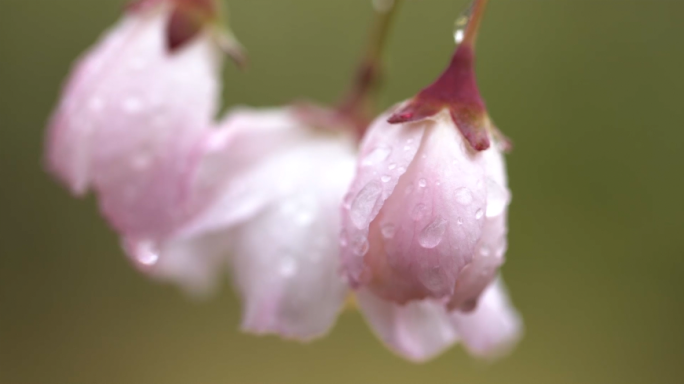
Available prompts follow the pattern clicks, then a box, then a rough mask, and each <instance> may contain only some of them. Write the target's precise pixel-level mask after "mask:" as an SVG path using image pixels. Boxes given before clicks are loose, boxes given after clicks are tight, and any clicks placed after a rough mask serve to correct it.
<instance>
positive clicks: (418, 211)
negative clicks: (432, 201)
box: [411, 204, 427, 221]
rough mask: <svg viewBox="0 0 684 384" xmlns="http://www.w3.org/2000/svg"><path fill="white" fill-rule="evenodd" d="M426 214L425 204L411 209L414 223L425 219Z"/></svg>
mask: <svg viewBox="0 0 684 384" xmlns="http://www.w3.org/2000/svg"><path fill="white" fill-rule="evenodd" d="M426 213H427V207H426V206H425V204H418V205H416V207H415V208H413V212H411V218H413V220H415V221H420V220H422V219H423V217H425V214H426Z"/></svg>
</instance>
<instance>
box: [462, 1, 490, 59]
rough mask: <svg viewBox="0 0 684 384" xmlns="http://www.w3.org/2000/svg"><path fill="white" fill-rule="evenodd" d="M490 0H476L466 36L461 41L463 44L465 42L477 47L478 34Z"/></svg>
mask: <svg viewBox="0 0 684 384" xmlns="http://www.w3.org/2000/svg"><path fill="white" fill-rule="evenodd" d="M488 1H489V0H475V1H474V2H473V5H472V12H471V14H470V20H468V26H467V27H466V30H465V37H464V38H463V42H462V43H461V44H462V45H463V44H465V45H469V46H471V47H473V48H474V47H475V42H476V40H477V34H478V32H479V31H480V24H482V19H483V17H484V13H485V9H486V8H487V2H488Z"/></svg>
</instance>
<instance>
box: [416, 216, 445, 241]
mask: <svg viewBox="0 0 684 384" xmlns="http://www.w3.org/2000/svg"><path fill="white" fill-rule="evenodd" d="M448 225H449V222H448V221H447V220H446V219H445V218H443V217H442V216H438V217H437V218H435V220H433V221H432V223H430V224H428V225H427V227H425V228H424V229H423V230H422V231H421V233H420V237H419V238H418V242H419V243H420V245H421V246H423V248H428V249H431V248H434V247H436V246H438V245H439V243H441V242H442V239H443V238H444V233H445V232H446V229H447V226H448Z"/></svg>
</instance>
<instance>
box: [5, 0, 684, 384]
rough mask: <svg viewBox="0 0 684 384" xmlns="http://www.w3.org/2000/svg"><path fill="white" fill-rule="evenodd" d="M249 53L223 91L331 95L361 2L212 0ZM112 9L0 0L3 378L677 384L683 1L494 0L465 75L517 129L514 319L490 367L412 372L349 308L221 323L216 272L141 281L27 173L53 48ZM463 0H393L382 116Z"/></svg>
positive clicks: (82, 41)
mask: <svg viewBox="0 0 684 384" xmlns="http://www.w3.org/2000/svg"><path fill="white" fill-rule="evenodd" d="M227 3H228V5H229V7H230V11H231V20H232V25H233V27H234V29H235V31H236V33H237V34H238V36H239V37H240V39H241V40H242V42H243V43H244V44H245V45H246V47H247V48H248V50H249V53H250V58H251V62H252V65H251V67H250V68H249V70H248V71H247V72H246V73H240V72H239V71H237V70H236V69H235V68H234V67H233V66H231V65H228V66H227V69H226V72H225V84H226V91H225V103H226V105H233V104H237V103H240V104H243V103H246V104H251V105H256V106H269V105H279V104H283V103H287V102H289V101H291V100H293V99H298V98H309V99H314V100H318V101H322V102H334V101H336V100H337V99H338V97H339V96H340V94H341V92H342V91H344V90H345V89H346V88H347V84H348V80H349V78H350V76H351V74H352V70H353V66H354V63H355V62H356V60H357V58H358V57H359V53H360V52H361V48H362V47H363V46H364V39H365V36H366V32H367V29H368V28H367V27H368V25H369V22H370V20H371V16H372V8H371V6H370V0H325V1H321V0H258V1H257V0H228V1H227ZM122 5H123V0H98V1H93V0H60V1H54V0H30V1H27V0H0V174H1V175H2V178H1V179H0V180H1V181H0V383H2V384H64V383H68V384H92V383H98V384H110V383H111V384H115V383H116V384H132V383H136V384H137V383H141V384H148V383H165V384H175V383H185V384H188V383H192V384H213V383H239V384H250V383H254V384H257V383H258V384H268V383H277V384H280V383H350V382H353V383H380V382H392V383H417V382H427V383H435V384H437V383H468V384H479V383H509V384H510V383H525V384H530V383H544V384H547V383H554V384H562V383H601V384H605V383H620V384H625V383H634V384H638V383H639V384H640V383H644V384H646V383H649V384H650V383H658V384H668V383H683V382H684V365H683V364H684V284H683V283H682V281H683V280H684V278H683V272H684V240H683V239H684V231H683V230H684V223H683V222H682V221H683V218H684V126H683V125H684V107H683V105H682V104H683V103H682V102H683V101H684V44H683V42H684V22H682V15H683V14H684V1H678V0H670V1H668V0H648V1H647V0H642V1H639V0H622V1H610V0H593V1H589V0H553V1H551V0H494V1H491V3H490V8H489V12H488V17H487V19H486V21H485V24H484V26H483V30H482V32H481V36H480V40H479V44H478V50H479V61H478V76H479V81H480V86H481V90H482V93H483V95H484V97H485V99H486V100H487V102H488V107H489V111H490V113H491V115H492V117H493V118H494V119H495V121H496V122H497V124H498V125H499V126H500V127H501V128H502V129H503V131H504V132H505V133H506V134H507V135H508V136H510V137H512V138H513V139H514V142H515V150H514V152H513V153H512V154H510V155H509V156H508V164H509V172H510V179H511V187H512V190H513V194H514V200H513V205H512V211H511V219H510V228H511V233H510V250H509V252H508V262H507V264H506V266H505V268H504V274H505V276H506V280H507V282H508V285H509V288H510V289H511V293H512V295H513V299H514V302H515V304H516V305H517V307H518V308H519V310H520V311H521V313H522V314H523V316H524V319H525V324H526V335H525V338H524V339H523V341H522V342H521V344H520V345H519V346H518V348H517V350H515V352H514V353H513V354H512V355H511V356H509V357H508V358H506V359H504V360H502V361H499V362H496V363H494V364H490V363H483V362H478V361H475V360H473V359H471V358H470V357H468V356H467V354H466V353H465V352H463V351H462V350H461V349H460V348H454V349H453V350H451V351H450V352H448V353H446V354H445V355H443V356H441V357H440V358H438V359H436V360H435V361H432V362H430V363H427V364H424V365H414V364H411V363H408V362H405V361H403V360H401V359H399V358H397V357H395V356H394V355H392V354H391V353H390V352H388V351H387V350H386V349H385V348H384V347H383V346H382V345H381V344H380V342H378V341H377V340H376V339H375V338H374V337H373V335H372V334H371V333H370V331H369V329H368V328H367V327H366V325H365V324H364V322H363V319H362V318H361V316H360V315H359V314H357V313H355V312H346V313H344V314H343V315H342V316H341V317H340V319H339V322H338V324H337V326H336V328H335V330H334V332H333V333H332V334H331V335H330V336H329V337H328V338H325V339H323V340H320V341H317V342H314V343H313V344H309V345H298V344H294V343H288V342H283V341H280V340H279V339H276V338H273V337H266V338H258V337H252V336H247V335H242V334H240V333H239V331H238V323H239V312H240V308H239V302H238V301H237V300H236V298H235V295H234V293H233V292H232V290H231V288H230V285H229V284H224V289H223V290H222V291H221V292H219V294H218V295H217V296H216V297H215V298H213V299H211V300H208V301H206V302H196V301H192V300H189V299H188V298H187V297H185V296H184V295H182V294H181V293H180V292H179V291H178V290H177V289H175V288H174V287H171V286H164V285H159V284H156V283H153V282H150V281H148V280H147V279H145V278H144V277H142V276H141V275H139V274H138V273H137V272H136V271H134V269H133V268H132V267H130V266H129V264H128V262H127V260H126V259H125V257H124V256H123V254H122V251H121V249H120V247H119V242H118V239H117V237H116V236H115V235H114V234H113V233H112V232H111V231H110V230H109V229H108V228H107V226H106V225H105V223H104V221H103V220H102V219H101V218H100V217H99V215H98V212H97V208H96V205H95V203H94V199H93V198H88V199H85V200H76V199H73V198H71V197H70V196H69V195H68V193H67V192H66V191H65V190H64V189H62V188H61V187H60V186H58V185H57V184H56V183H55V182H54V181H53V180H52V179H51V178H50V177H49V176H48V175H46V174H45V172H44V170H43V167H42V163H41V161H42V149H43V134H44V127H45V122H46V119H47V118H48V116H49V114H50V112H51V110H52V108H53V106H54V105H55V102H56V100H57V97H58V93H59V91H60V87H61V84H62V81H63V80H64V79H65V77H66V75H67V73H68V72H69V69H70V65H71V63H72V61H73V60H74V59H75V58H76V57H77V55H79V54H80V53H81V52H82V51H83V50H84V49H86V48H87V47H88V46H89V45H91V44H92V43H93V42H94V41H95V40H96V38H97V37H98V36H99V35H100V33H102V32H103V30H104V29H105V28H106V27H108V26H109V25H111V24H113V23H114V22H115V20H116V19H117V18H118V17H119V15H120V10H121V7H122ZM465 5H466V0H407V1H406V4H405V7H404V8H403V9H402V11H401V14H400V16H399V18H398V19H397V23H396V25H395V30H394V33H393V35H392V38H391V42H390V45H389V49H388V55H387V58H388V77H387V82H386V87H385V88H384V90H383V93H382V103H383V104H382V107H383V108H384V107H387V106H389V105H391V104H392V103H394V102H397V101H400V100H402V99H405V98H408V97H410V96H412V95H413V94H414V93H416V92H417V91H418V90H419V89H420V88H421V87H423V86H425V85H427V84H428V83H429V82H431V81H432V80H433V79H434V78H435V77H436V76H437V75H438V74H439V73H440V72H441V70H442V69H443V68H444V66H445V65H446V63H447V60H448V58H449V56H450V54H451V51H452V48H453V38H452V26H453V23H454V20H455V18H456V16H457V15H458V14H459V12H460V10H461V9H462V8H463V7H464V6H465Z"/></svg>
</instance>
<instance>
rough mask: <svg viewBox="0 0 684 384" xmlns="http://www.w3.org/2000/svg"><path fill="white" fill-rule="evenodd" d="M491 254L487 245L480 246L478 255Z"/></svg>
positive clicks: (486, 255)
mask: <svg viewBox="0 0 684 384" xmlns="http://www.w3.org/2000/svg"><path fill="white" fill-rule="evenodd" d="M490 254H491V251H490V250H489V248H487V247H482V248H480V255H482V256H484V257H488V256H489V255H490Z"/></svg>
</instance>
